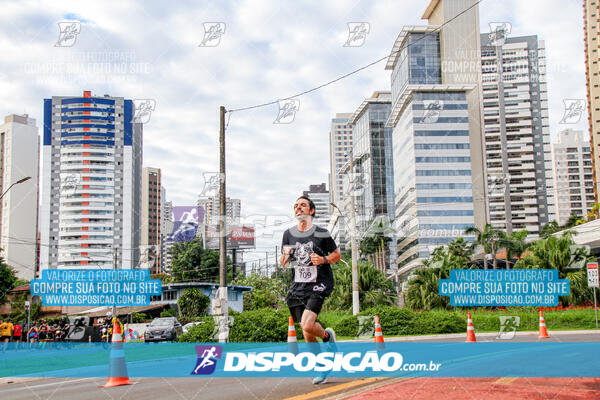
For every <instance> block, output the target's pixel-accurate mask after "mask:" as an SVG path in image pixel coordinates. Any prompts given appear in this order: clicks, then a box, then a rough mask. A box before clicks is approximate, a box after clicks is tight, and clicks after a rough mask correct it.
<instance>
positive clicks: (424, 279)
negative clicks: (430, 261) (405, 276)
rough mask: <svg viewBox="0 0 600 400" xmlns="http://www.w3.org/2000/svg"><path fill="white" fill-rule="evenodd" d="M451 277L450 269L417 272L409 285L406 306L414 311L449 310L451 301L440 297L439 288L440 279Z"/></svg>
mask: <svg viewBox="0 0 600 400" xmlns="http://www.w3.org/2000/svg"><path fill="white" fill-rule="evenodd" d="M449 277H450V269H449V268H421V269H419V270H417V271H416V272H415V278H414V279H412V280H410V281H409V283H408V290H407V292H406V297H405V299H406V306H407V307H409V308H410V309H412V310H431V309H434V308H449V307H450V299H449V297H447V296H440V295H439V292H438V286H439V282H440V279H448V278H449Z"/></svg>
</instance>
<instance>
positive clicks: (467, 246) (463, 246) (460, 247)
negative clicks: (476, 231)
mask: <svg viewBox="0 0 600 400" xmlns="http://www.w3.org/2000/svg"><path fill="white" fill-rule="evenodd" d="M448 253H450V254H451V255H453V256H455V257H462V258H465V259H467V260H470V259H471V255H473V247H472V246H471V243H469V242H468V241H466V240H465V239H464V238H461V237H459V238H456V239H454V240H453V241H451V242H450V243H448Z"/></svg>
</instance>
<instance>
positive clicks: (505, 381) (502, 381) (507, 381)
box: [494, 376, 519, 385]
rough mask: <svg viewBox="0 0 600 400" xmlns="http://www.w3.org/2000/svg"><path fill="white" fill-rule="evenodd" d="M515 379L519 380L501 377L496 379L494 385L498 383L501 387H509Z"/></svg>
mask: <svg viewBox="0 0 600 400" xmlns="http://www.w3.org/2000/svg"><path fill="white" fill-rule="evenodd" d="M517 379H519V378H518V377H513V376H505V377H502V378H500V379H498V380H497V381H495V382H494V383H498V384H501V385H510V384H511V383H513V382H514V381H516V380H517Z"/></svg>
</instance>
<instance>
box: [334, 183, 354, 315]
mask: <svg viewBox="0 0 600 400" xmlns="http://www.w3.org/2000/svg"><path fill="white" fill-rule="evenodd" d="M352 192H353V191H352V190H351V192H350V207H351V209H352V210H351V211H350V225H351V227H350V243H351V249H352V315H356V314H358V313H359V312H360V301H359V296H358V246H357V243H356V232H355V228H356V218H355V215H354V213H355V211H354V194H353V193H352ZM329 204H331V205H332V206H333V207H335V209H336V210H338V212H339V213H340V215H341V216H343V217H344V219H345V218H346V216H345V215H344V214H343V213H342V211H341V210H340V209H339V207H338V206H336V205H335V204H334V203H329ZM342 261H344V260H342ZM344 263H345V264H346V265H348V264H347V263H346V262H345V261H344Z"/></svg>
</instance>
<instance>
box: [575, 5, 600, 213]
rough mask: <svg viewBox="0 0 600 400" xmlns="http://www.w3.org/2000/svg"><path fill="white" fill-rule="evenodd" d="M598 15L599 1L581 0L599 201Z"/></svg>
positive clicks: (595, 181) (599, 73) (599, 74)
mask: <svg viewBox="0 0 600 400" xmlns="http://www.w3.org/2000/svg"><path fill="white" fill-rule="evenodd" d="M598 15H600V2H598V1H597V0H583V30H584V40H585V76H586V84H587V106H588V107H587V109H588V120H589V122H590V148H591V154H592V165H593V175H594V178H593V179H594V194H595V197H596V202H600V63H599V62H598V57H600V37H599V33H600V32H599V31H598V29H600V28H599V24H598ZM575 111H577V110H575Z"/></svg>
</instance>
